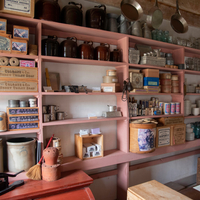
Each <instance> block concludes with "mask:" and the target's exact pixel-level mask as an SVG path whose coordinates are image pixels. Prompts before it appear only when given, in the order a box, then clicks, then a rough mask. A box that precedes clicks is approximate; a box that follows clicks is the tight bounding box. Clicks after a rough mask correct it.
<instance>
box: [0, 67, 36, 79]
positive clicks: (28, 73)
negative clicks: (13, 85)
mask: <svg viewBox="0 0 200 200" xmlns="http://www.w3.org/2000/svg"><path fill="white" fill-rule="evenodd" d="M0 78H9V79H10V78H15V79H16V80H17V79H28V80H32V81H37V80H38V68H30V67H14V66H0Z"/></svg>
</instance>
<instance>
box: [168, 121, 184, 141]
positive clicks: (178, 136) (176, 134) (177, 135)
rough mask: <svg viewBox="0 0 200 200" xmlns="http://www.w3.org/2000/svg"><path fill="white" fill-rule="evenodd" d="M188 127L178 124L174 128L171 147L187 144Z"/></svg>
mask: <svg viewBox="0 0 200 200" xmlns="http://www.w3.org/2000/svg"><path fill="white" fill-rule="evenodd" d="M185 135H186V125H185V124H178V125H173V126H172V131H171V145H179V144H184V143H185Z"/></svg>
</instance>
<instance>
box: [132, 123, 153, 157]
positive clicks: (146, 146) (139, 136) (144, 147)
mask: <svg viewBox="0 0 200 200" xmlns="http://www.w3.org/2000/svg"><path fill="white" fill-rule="evenodd" d="M155 138H156V124H155V123H148V124H135V123H130V152H132V153H150V152H153V151H154V150H155Z"/></svg>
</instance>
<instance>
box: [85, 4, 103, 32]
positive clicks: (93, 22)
mask: <svg viewBox="0 0 200 200" xmlns="http://www.w3.org/2000/svg"><path fill="white" fill-rule="evenodd" d="M102 7H103V9H101V8H102ZM85 17H86V26H87V27H90V28H97V29H103V30H105V28H106V27H105V26H106V6H105V5H102V4H101V5H98V6H95V7H94V8H92V9H89V10H87V11H86V15H85Z"/></svg>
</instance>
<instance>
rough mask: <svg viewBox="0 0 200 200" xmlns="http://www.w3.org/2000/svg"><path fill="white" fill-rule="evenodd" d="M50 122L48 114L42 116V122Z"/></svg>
mask: <svg viewBox="0 0 200 200" xmlns="http://www.w3.org/2000/svg"><path fill="white" fill-rule="evenodd" d="M49 121H50V114H43V122H44V123H45V122H49Z"/></svg>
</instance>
